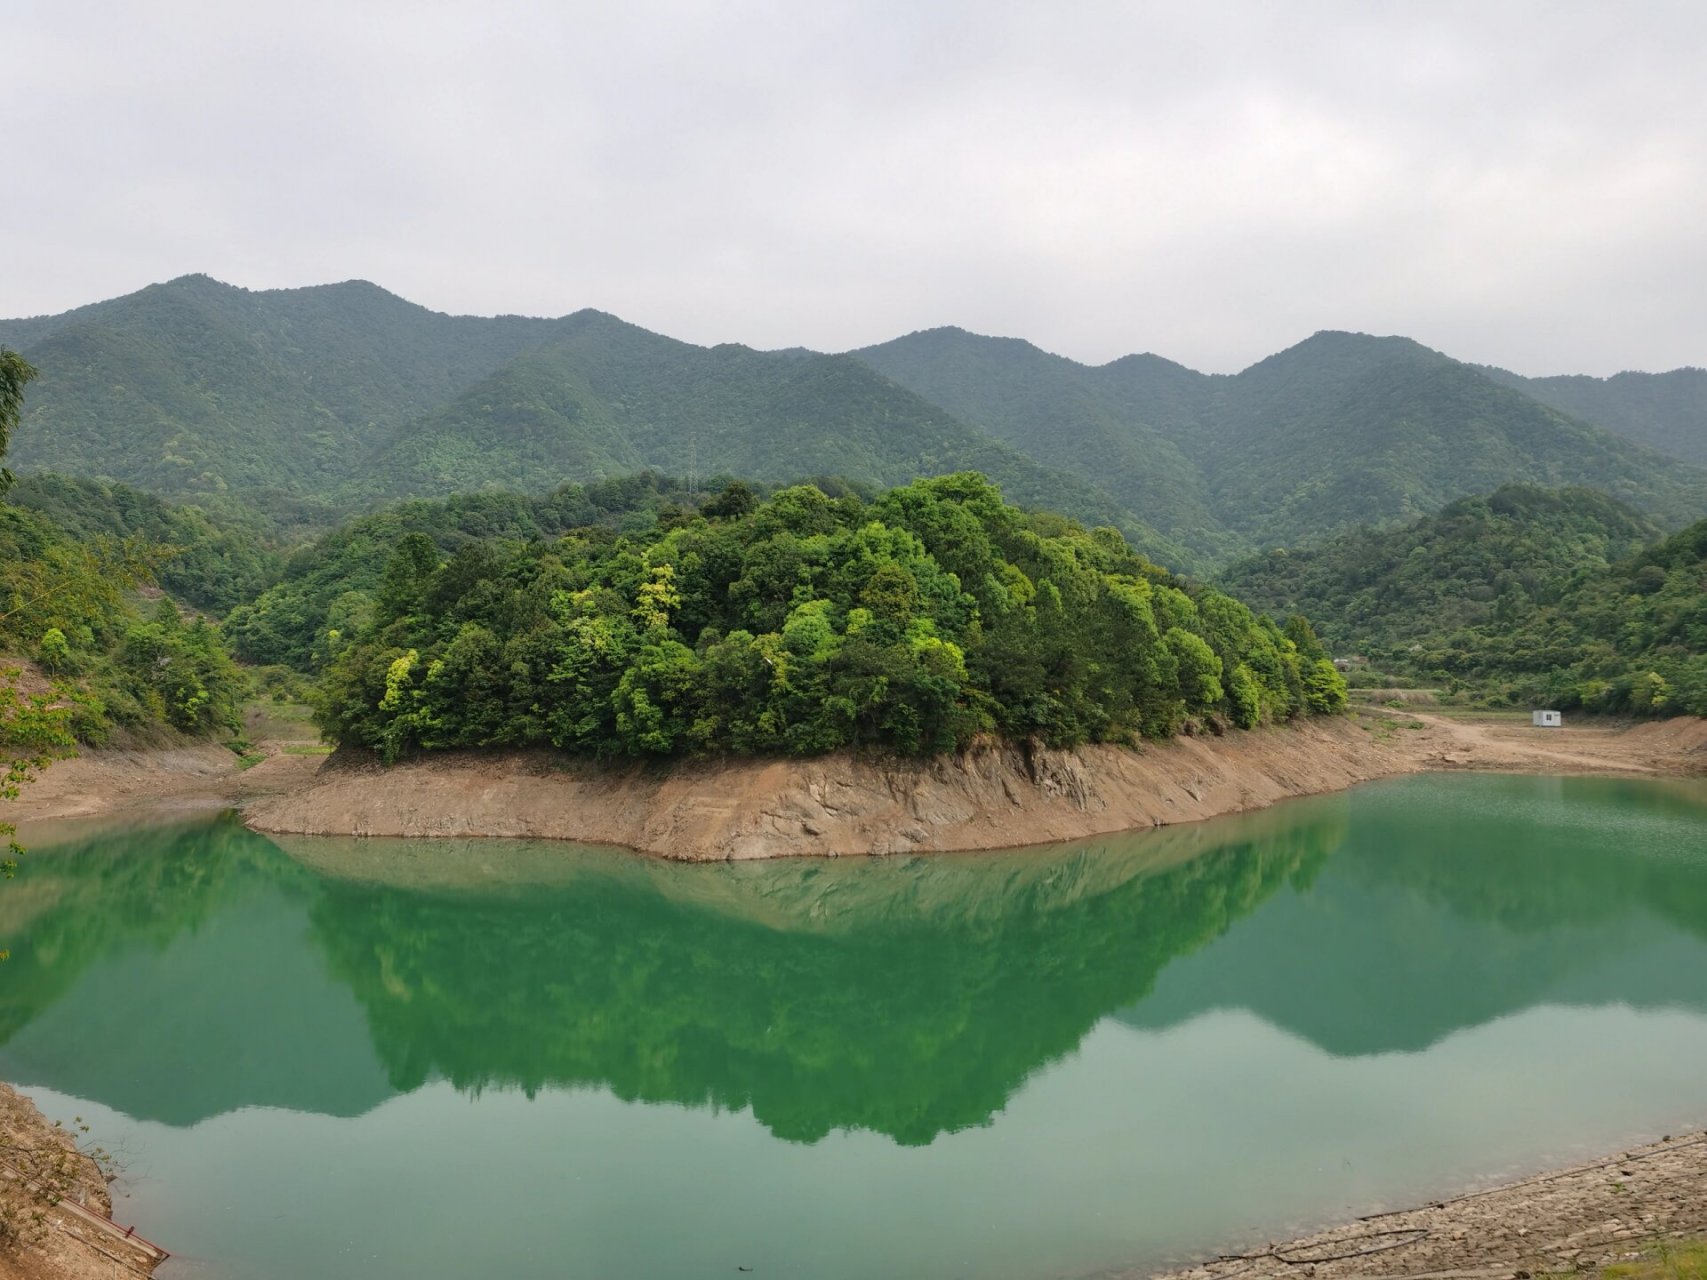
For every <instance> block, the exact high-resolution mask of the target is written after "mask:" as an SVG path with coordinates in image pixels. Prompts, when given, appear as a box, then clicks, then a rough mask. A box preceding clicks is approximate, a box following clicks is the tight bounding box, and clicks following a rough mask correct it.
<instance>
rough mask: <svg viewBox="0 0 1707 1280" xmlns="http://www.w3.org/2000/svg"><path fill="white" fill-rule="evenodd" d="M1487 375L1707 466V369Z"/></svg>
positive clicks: (1640, 441)
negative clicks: (1551, 375) (1598, 375)
mask: <svg viewBox="0 0 1707 1280" xmlns="http://www.w3.org/2000/svg"><path fill="white" fill-rule="evenodd" d="M1485 372H1486V373H1487V375H1488V376H1489V377H1490V378H1493V379H1494V380H1495V381H1497V382H1502V383H1504V384H1505V385H1506V386H1509V387H1515V388H1517V389H1518V390H1519V391H1521V392H1523V393H1524V394H1525V395H1527V396H1531V397H1533V398H1534V399H1536V400H1539V401H1541V403H1542V404H1547V405H1552V406H1553V408H1555V409H1557V410H1559V412H1561V413H1568V414H1570V415H1571V416H1572V417H1574V418H1581V419H1582V420H1583V421H1584V422H1592V423H1594V425H1595V426H1597V427H1604V428H1605V429H1606V430H1608V431H1611V432H1614V433H1616V434H1618V435H1621V436H1624V437H1625V438H1626V439H1629V440H1634V441H1635V442H1636V443H1637V444H1643V445H1647V446H1648V447H1649V448H1650V449H1658V450H1659V451H1660V452H1661V453H1668V454H1670V455H1671V456H1672V457H1674V458H1682V459H1683V460H1684V461H1685V462H1696V463H1702V464H1707V369H1693V368H1691V369H1673V370H1671V371H1670V372H1669V373H1619V374H1614V375H1613V376H1612V377H1610V378H1590V377H1586V376H1583V375H1568V376H1563V377H1555V378H1525V377H1521V376H1519V375H1518V374H1515V373H1508V372H1506V371H1505V370H1504V369H1488V370H1485Z"/></svg>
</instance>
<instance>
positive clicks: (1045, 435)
mask: <svg viewBox="0 0 1707 1280" xmlns="http://www.w3.org/2000/svg"><path fill="white" fill-rule="evenodd" d="M855 355H857V356H858V358H859V359H860V360H863V361H864V362H865V363H867V364H869V365H870V366H871V367H872V368H874V369H876V370H877V371H878V372H879V373H881V374H883V375H884V376H885V377H887V378H891V379H893V380H894V381H895V382H897V383H899V384H900V385H901V386H903V387H907V388H908V389H910V390H912V391H915V392H917V393H918V394H919V395H921V396H924V397H925V398H926V399H927V400H930V401H932V402H933V403H936V404H940V405H942V406H943V407H944V408H945V409H947V410H948V411H949V412H951V413H954V414H956V415H957V416H959V417H961V418H964V419H965V420H966V421H968V422H972V423H976V424H977V425H978V426H980V427H983V428H984V429H985V430H987V431H989V432H990V433H991V434H992V435H994V436H995V437H996V438H997V439H999V440H1001V441H1003V442H1005V443H1006V444H1009V445H1011V446H1013V447H1014V448H1015V449H1018V450H1019V451H1020V452H1022V453H1025V454H1027V455H1029V456H1031V457H1034V458H1038V459H1043V460H1047V461H1048V462H1049V464H1050V465H1051V466H1054V467H1058V468H1060V469H1062V470H1064V471H1069V472H1071V473H1072V474H1074V475H1077V476H1079V477H1081V478H1082V479H1084V480H1086V481H1088V482H1090V483H1092V484H1095V485H1097V486H1098V487H1099V488H1101V489H1103V490H1105V491H1107V492H1108V493H1110V494H1112V495H1114V496H1115V497H1116V498H1117V499H1118V500H1119V501H1121V502H1123V503H1125V504H1126V505H1127V506H1128V507H1130V508H1131V509H1132V510H1133V511H1137V512H1141V513H1142V515H1143V518H1144V520H1145V521H1146V522H1148V523H1149V524H1152V525H1154V526H1155V527H1156V528H1158V529H1161V530H1164V531H1165V532H1166V533H1167V534H1168V536H1170V537H1171V538H1172V539H1174V541H1175V542H1177V543H1178V544H1179V545H1180V549H1181V550H1180V552H1177V553H1176V554H1175V555H1173V556H1172V557H1170V558H1169V563H1170V564H1172V565H1173V566H1174V567H1176V568H1190V567H1192V565H1193V564H1194V563H1202V562H1207V561H1211V560H1215V559H1221V558H1225V557H1226V556H1227V555H1230V554H1234V553H1236V552H1238V551H1240V550H1242V549H1243V548H1244V547H1245V545H1246V543H1245V540H1244V538H1243V537H1241V535H1239V534H1238V533H1236V532H1235V531H1234V528H1233V527H1232V526H1230V525H1229V524H1228V522H1227V520H1226V519H1224V517H1223V516H1222V515H1221V514H1220V513H1218V512H1217V511H1215V510H1214V502H1213V498H1212V496H1211V494H1210V492H1209V484H1208V478H1207V476H1206V475H1205V473H1204V470H1203V468H1202V466H1201V464H1200V460H1198V459H1196V458H1194V457H1192V456H1190V455H1189V454H1188V453H1187V452H1186V451H1185V450H1184V449H1183V448H1182V447H1181V445H1180V444H1179V443H1177V442H1176V441H1175V440H1174V439H1173V438H1171V437H1170V435H1169V434H1168V431H1167V428H1169V427H1172V426H1174V425H1176V424H1178V423H1180V422H1182V421H1188V420H1190V419H1191V418H1192V417H1193V416H1195V414H1196V413H1197V404H1196V402H1197V401H1198V400H1199V399H1201V398H1202V395H1203V389H1204V387H1205V386H1206V385H1208V384H1209V383H1210V381H1211V380H1210V379H1207V378H1205V377H1204V376H1203V375H1202V374H1200V373H1196V372H1193V371H1192V370H1190V369H1187V368H1185V367H1183V366H1181V365H1177V364H1174V363H1172V362H1171V361H1168V360H1163V359H1161V358H1160V357H1157V356H1132V357H1128V358H1126V359H1125V360H1120V361H1116V362H1115V363H1113V364H1110V365H1105V366H1103V367H1101V368H1092V367H1088V366H1085V365H1081V364H1078V363H1076V362H1074V361H1072V360H1068V359H1066V358H1064V357H1062V356H1056V355H1051V354H1049V353H1048V352H1046V351H1043V350H1040V349H1039V348H1037V347H1035V346H1033V345H1032V344H1031V343H1029V342H1024V341H1021V340H1019V339H1017V338H986V337H981V336H979V335H977V334H972V333H968V332H966V331H965V330H964V329H955V328H944V329H931V330H927V331H925V332H921V333H913V334H908V335H907V336H906V337H904V338H897V339H895V340H894V341H892V342H886V343H883V344H882V345H881V346H876V347H867V348H865V349H864V350H862V351H858V352H856V353H855Z"/></svg>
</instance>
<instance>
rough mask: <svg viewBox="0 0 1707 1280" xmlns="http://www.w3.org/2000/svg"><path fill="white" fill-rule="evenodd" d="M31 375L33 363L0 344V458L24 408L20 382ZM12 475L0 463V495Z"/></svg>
mask: <svg viewBox="0 0 1707 1280" xmlns="http://www.w3.org/2000/svg"><path fill="white" fill-rule="evenodd" d="M35 376H36V370H35V366H33V365H32V364H30V362H29V361H27V360H25V359H24V357H23V356H21V355H19V354H18V353H17V352H16V351H9V350H7V349H6V348H5V347H0V459H4V458H5V456H6V451H7V450H8V449H10V448H11V447H12V431H13V429H14V428H16V427H17V425H18V418H19V416H20V415H21V414H22V412H23V408H24V385H25V384H26V383H28V382H29V381H30V380H31V379H32V378H34V377H35ZM13 479H14V477H13V475H12V473H11V472H10V471H8V470H7V469H6V468H5V467H4V466H0V497H5V495H6V491H7V490H8V489H10V488H11V487H12V481H13Z"/></svg>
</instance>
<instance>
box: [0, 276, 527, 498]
mask: <svg viewBox="0 0 1707 1280" xmlns="http://www.w3.org/2000/svg"><path fill="white" fill-rule="evenodd" d="M552 330H553V322H550V321H543V320H523V319H521V318H519V317H501V318H499V319H496V320H478V319H474V318H470V317H452V316H443V315H437V314H435V313H433V312H430V311H428V310H426V309H425V308H424V307H417V306H414V305H413V304H411V303H407V302H405V301H403V300H402V299H401V298H397V297H394V296H393V295H391V294H389V293H386V292H385V291H384V290H383V289H378V288H375V287H374V286H373V285H370V284H365V283H362V282H359V281H352V282H350V283H347V284H340V285H329V286H325V287H323V288H315V289H281V290H267V291H260V292H250V291H249V290H246V289H237V288H233V287H232V286H230V285H225V284H220V283H219V282H217V281H215V280H210V279H208V278H207V277H206V276H185V277H183V278H181V279H178V280H173V281H171V282H170V283H168V284H161V285H151V286H150V287H148V288H146V289H143V290H141V291H139V292H137V293H134V294H130V295H128V296H126V297H122V298H115V299H113V300H111V301H109V302H101V303H96V304H94V305H93V306H88V307H82V308H79V309H78V310H75V311H69V312H66V313H64V314H63V315H57V316H46V317H42V318H39V319H34V320H24V321H0V342H10V343H11V344H12V345H14V346H17V347H18V348H20V349H21V350H23V351H24V352H25V353H26V354H27V355H28V356H30V358H31V359H32V360H33V361H34V362H35V363H36V364H37V365H38V366H39V367H40V368H41V370H42V377H41V380H40V382H39V383H38V384H37V385H36V387H35V388H34V389H33V392H32V400H31V406H30V409H29V414H28V420H29V423H30V426H31V430H30V432H29V433H28V436H27V437H26V438H25V439H24V440H23V441H22V442H21V444H20V447H19V458H18V461H19V463H20V464H22V465H25V466H28V467H30V468H31V469H44V470H58V471H67V472H72V473H75V474H78V475H92V476H96V477H100V478H109V479H116V480H122V481H125V482H127V483H131V484H136V485H140V486H142V487H144V488H147V489H150V490H154V491H156V492H160V493H166V494H186V493H195V494H207V493H217V492H222V491H225V490H227V489H233V490H240V491H243V492H245V493H248V492H253V491H256V490H284V491H289V492H294V493H311V494H325V493H327V492H329V491H331V490H333V489H335V488H336V487H337V486H339V485H341V484H343V483H344V482H345V481H347V480H348V479H349V477H350V474H351V460H352V458H353V457H359V456H361V455H362V454H364V453H365V452H366V451H368V450H370V449H371V448H373V447H374V446H375V445H376V444H377V443H378V442H379V441H380V440H381V439H383V438H384V437H385V436H386V435H387V434H388V433H389V432H391V431H393V430H395V429H396V428H398V427H400V426H401V425H402V424H403V423H405V422H406V421H408V420H409V419H410V418H412V417H414V416H415V415H416V414H419V413H422V412H425V411H427V410H428V409H430V408H432V407H434V406H436V405H438V404H441V403H443V402H444V401H445V400H446V399H448V398H449V397H450V396H451V395H453V394H454V393H455V392H456V391H457V390H460V389H461V388H463V387H465V386H468V385H469V384H471V383H472V382H474V381H476V380H478V379H479V378H481V377H484V376H485V375H486V374H488V373H490V372H491V371H492V370H494V369H496V368H498V367H499V366H500V365H502V364H503V363H504V362H505V361H507V360H509V359H512V358H513V357H514V356H515V355H517V354H519V353H520V352H521V351H523V350H525V349H527V347H529V346H530V345H535V344H538V343H540V342H543V341H546V340H548V338H549V336H550V334H551V332H552Z"/></svg>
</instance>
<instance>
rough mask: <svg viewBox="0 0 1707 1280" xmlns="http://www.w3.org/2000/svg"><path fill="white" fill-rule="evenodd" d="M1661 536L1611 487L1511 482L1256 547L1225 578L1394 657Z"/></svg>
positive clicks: (1281, 611)
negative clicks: (1288, 545)
mask: <svg viewBox="0 0 1707 1280" xmlns="http://www.w3.org/2000/svg"><path fill="white" fill-rule="evenodd" d="M1657 537H1659V530H1658V529H1657V528H1655V527H1654V525H1653V524H1651V523H1650V522H1648V521H1647V520H1645V519H1643V518H1642V517H1641V516H1638V515H1637V514H1636V513H1635V512H1633V511H1631V510H1630V509H1629V508H1627V507H1625V506H1623V505H1621V504H1620V503H1617V502H1615V501H1613V500H1612V499H1611V498H1608V497H1606V496H1605V495H1603V494H1599V493H1595V492H1592V491H1591V490H1587V489H1562V490H1558V491H1553V490H1547V489H1534V488H1529V487H1526V486H1521V485H1511V486H1507V487H1506V488H1503V489H1500V490H1498V491H1497V492H1495V493H1493V494H1491V495H1489V496H1487V497H1480V498H1465V499H1463V500H1461V501H1459V502H1454V503H1452V504H1451V505H1450V506H1448V507H1446V508H1444V509H1443V510H1442V511H1440V512H1439V513H1438V514H1436V515H1432V516H1426V517H1424V518H1423V519H1421V520H1418V521H1416V522H1415V523H1414V524H1410V525H1406V526H1405V527H1403V528H1399V529H1387V530H1374V529H1359V530H1356V531H1354V532H1350V533H1343V534H1340V535H1338V536H1337V537H1334V538H1331V539H1329V540H1328V541H1326V542H1325V543H1322V544H1321V545H1319V546H1316V547H1307V548H1302V549H1297V550H1277V551H1271V552H1269V553H1268V554H1267V555H1260V556H1253V557H1250V558H1249V559H1246V560H1243V561H1241V562H1239V563H1238V564H1235V565H1233V566H1232V567H1230V568H1229V569H1227V570H1226V571H1225V572H1223V573H1222V574H1220V575H1219V577H1218V578H1217V579H1216V582H1217V584H1218V585H1219V586H1220V587H1222V588H1223V589H1224V590H1226V591H1228V592H1229V593H1231V594H1233V595H1235V596H1237V597H1238V598H1239V599H1241V600H1243V601H1245V602H1246V603H1247V604H1249V605H1250V606H1251V608H1253V609H1256V610H1259V611H1261V612H1265V613H1269V614H1271V615H1273V616H1275V617H1286V616H1287V615H1288V614H1292V613H1300V612H1301V613H1304V614H1305V615H1307V616H1308V617H1309V618H1310V619H1311V620H1312V622H1314V624H1315V625H1316V627H1317V629H1318V630H1319V631H1320V633H1321V636H1322V638H1323V640H1324V641H1325V642H1326V643H1327V645H1328V647H1329V648H1330V649H1332V650H1333V651H1334V652H1335V653H1336V654H1363V655H1367V656H1369V657H1372V658H1374V659H1376V660H1378V661H1381V662H1391V661H1393V660H1395V659H1396V658H1397V659H1403V658H1404V656H1405V655H1407V654H1408V653H1409V652H1410V649H1411V646H1413V645H1420V646H1421V647H1422V648H1424V649H1438V648H1441V647H1443V646H1444V645H1445V644H1446V643H1447V642H1448V641H1449V640H1450V638H1451V637H1452V636H1453V635H1455V634H1457V633H1458V632H1460V631H1463V630H1465V629H1467V628H1474V627H1481V626H1486V625H1487V624H1489V623H1491V622H1494V621H1495V620H1497V619H1504V618H1510V617H1511V616H1513V614H1514V613H1515V612H1516V611H1519V610H1521V609H1523V608H1525V607H1527V606H1529V605H1531V604H1533V603H1535V602H1537V601H1540V602H1552V601H1556V600H1557V599H1558V598H1559V596H1560V595H1561V594H1562V593H1563V591H1564V590H1565V588H1566V587H1567V586H1568V585H1569V584H1570V583H1571V582H1572V581H1574V580H1576V579H1578V578H1580V577H1582V576H1584V575H1585V574H1588V573H1591V572H1594V571H1596V570H1600V569H1604V568H1606V567H1607V566H1608V565H1609V564H1612V563H1613V562H1614V561H1617V560H1621V559H1623V558H1624V557H1626V556H1629V555H1632V554H1634V553H1635V552H1636V551H1638V550H1640V549H1641V548H1642V547H1644V546H1646V545H1647V544H1648V543H1650V542H1652V541H1653V540H1654V539H1656V538H1657Z"/></svg>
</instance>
